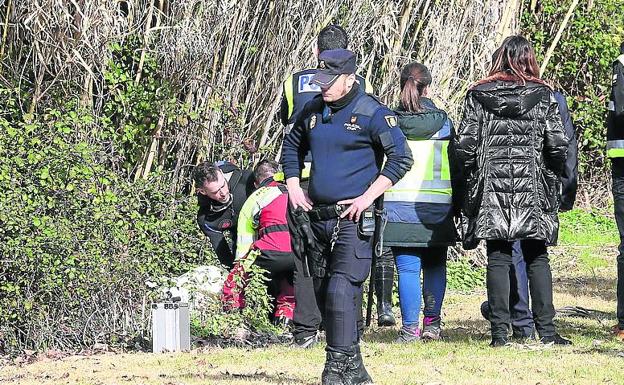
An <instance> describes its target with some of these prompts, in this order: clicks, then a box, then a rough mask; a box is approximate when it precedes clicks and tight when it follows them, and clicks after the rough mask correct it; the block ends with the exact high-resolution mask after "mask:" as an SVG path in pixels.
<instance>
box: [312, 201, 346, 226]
mask: <svg viewBox="0 0 624 385" xmlns="http://www.w3.org/2000/svg"><path fill="white" fill-rule="evenodd" d="M346 209H347V205H339V204H332V205H319V206H314V207H313V208H312V209H311V210H310V211H308V216H309V217H310V220H311V221H312V222H319V221H326V220H329V219H335V218H338V217H339V216H340V215H341V214H342V213H343V212H344V211H345V210H346Z"/></svg>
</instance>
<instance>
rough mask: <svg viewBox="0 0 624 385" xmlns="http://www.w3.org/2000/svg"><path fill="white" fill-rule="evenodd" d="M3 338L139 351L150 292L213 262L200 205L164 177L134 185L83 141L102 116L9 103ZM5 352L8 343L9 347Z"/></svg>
mask: <svg viewBox="0 0 624 385" xmlns="http://www.w3.org/2000/svg"><path fill="white" fill-rule="evenodd" d="M0 95H1V96H2V98H3V99H2V101H1V103H0V105H1V106H2V108H1V109H0V110H2V111H3V113H2V115H1V116H0V158H2V159H3V162H2V164H1V165H0V255H2V261H1V265H0V268H1V269H0V328H1V330H0V339H2V340H3V342H4V343H3V344H4V346H5V349H8V350H9V351H18V350H19V349H24V348H28V349H35V350H40V349H45V348H49V347H57V348H65V349H70V348H79V347H83V346H91V345H93V344H94V343H96V342H103V343H125V344H132V343H134V342H136V341H140V340H142V339H143V338H145V337H146V336H147V331H148V322H149V306H148V305H149V302H150V300H151V299H152V295H153V293H151V292H150V291H149V290H148V288H147V287H146V285H145V281H146V280H147V279H148V278H150V277H154V276H160V275H165V274H168V275H172V274H178V273H181V272H183V271H185V270H186V269H187V268H188V266H191V265H193V264H197V263H203V262H207V261H213V260H214V259H213V258H212V257H211V255H208V254H206V253H205V249H204V245H205V241H204V239H203V236H200V233H199V231H198V230H197V228H196V224H195V207H194V202H193V201H192V200H191V199H190V198H189V197H181V196H173V195H170V194H169V193H168V192H167V189H166V187H165V186H163V185H161V184H160V183H159V182H158V178H153V179H148V180H145V181H143V180H141V181H139V182H136V183H129V182H128V181H127V180H126V179H124V178H121V177H119V176H118V175H117V174H115V173H114V172H112V171H111V170H109V169H107V168H106V167H105V166H104V165H103V164H104V162H102V161H101V159H102V157H103V154H102V152H103V151H102V149H101V148H100V147H98V145H97V140H93V139H94V138H90V142H91V143H89V142H87V141H86V140H84V139H83V138H85V137H86V135H85V132H89V126H90V124H92V122H93V117H92V116H90V115H88V114H81V113H78V112H76V111H78V109H77V108H76V106H72V105H68V109H66V110H47V111H45V112H44V113H42V114H35V115H30V116H24V118H23V119H20V118H19V116H20V111H19V110H18V109H17V107H16V103H15V98H16V93H15V92H14V91H12V90H2V91H1V92H0ZM0 345H1V344H0Z"/></svg>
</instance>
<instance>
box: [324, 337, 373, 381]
mask: <svg viewBox="0 0 624 385" xmlns="http://www.w3.org/2000/svg"><path fill="white" fill-rule="evenodd" d="M353 352H354V353H351V354H344V353H338V352H327V355H326V360H325V368H324V369H323V375H322V378H321V382H322V385H366V384H372V383H373V380H372V379H371V377H370V375H369V374H368V372H367V371H366V368H365V367H364V362H363V361H362V354H361V353H360V347H359V346H358V345H356V346H354V347H353Z"/></svg>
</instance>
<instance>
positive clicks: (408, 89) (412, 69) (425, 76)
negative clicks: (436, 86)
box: [401, 62, 432, 112]
mask: <svg viewBox="0 0 624 385" xmlns="http://www.w3.org/2000/svg"><path fill="white" fill-rule="evenodd" d="M431 80H432V79H431V73H430V72H429V69H428V68H427V67H426V66H425V65H424V64H421V63H416V62H413V63H410V64H408V65H406V66H405V67H403V70H402V71H401V106H402V108H403V109H405V111H409V112H419V111H422V110H423V107H422V104H421V102H420V100H421V98H422V94H423V92H424V90H425V88H426V87H427V86H429V85H430V84H431Z"/></svg>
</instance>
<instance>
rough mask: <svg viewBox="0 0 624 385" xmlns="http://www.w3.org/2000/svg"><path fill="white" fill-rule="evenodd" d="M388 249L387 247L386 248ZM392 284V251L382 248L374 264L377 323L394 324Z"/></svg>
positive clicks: (382, 324) (383, 324)
mask: <svg viewBox="0 0 624 385" xmlns="http://www.w3.org/2000/svg"><path fill="white" fill-rule="evenodd" d="M388 250H389V249H388ZM393 284H394V260H393V259H392V251H386V250H384V252H383V254H382V257H381V258H379V260H377V265H376V266H375V294H376V295H377V325H378V326H394V325H395V324H396V320H395V319H394V314H393V313H392V286H393Z"/></svg>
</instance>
